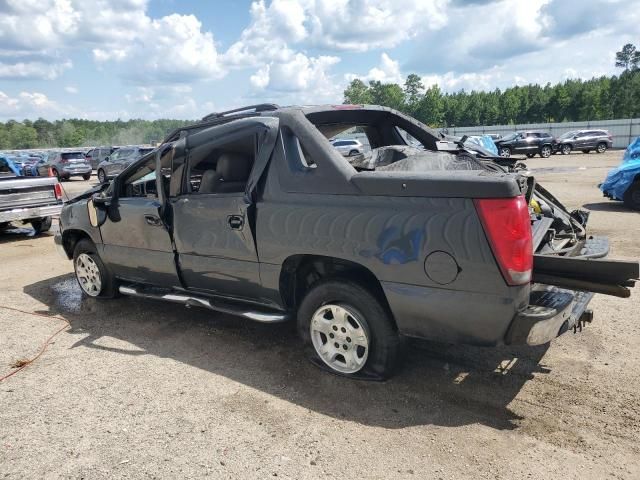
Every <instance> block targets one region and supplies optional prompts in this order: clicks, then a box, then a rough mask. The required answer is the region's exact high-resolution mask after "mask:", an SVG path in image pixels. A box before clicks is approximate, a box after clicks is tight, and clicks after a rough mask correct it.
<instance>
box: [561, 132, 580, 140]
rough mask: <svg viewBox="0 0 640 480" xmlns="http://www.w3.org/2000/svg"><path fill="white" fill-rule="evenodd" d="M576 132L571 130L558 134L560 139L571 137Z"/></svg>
mask: <svg viewBox="0 0 640 480" xmlns="http://www.w3.org/2000/svg"><path fill="white" fill-rule="evenodd" d="M576 133H578V132H576V131H571V132H567V133H563V134H562V135H560V139H561V140H563V139H565V138H571V137H573V136H574V135H575V134H576Z"/></svg>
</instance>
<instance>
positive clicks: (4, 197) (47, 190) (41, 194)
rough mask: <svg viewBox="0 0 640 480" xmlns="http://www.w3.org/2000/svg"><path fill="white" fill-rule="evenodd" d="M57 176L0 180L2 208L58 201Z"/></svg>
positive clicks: (33, 205)
mask: <svg viewBox="0 0 640 480" xmlns="http://www.w3.org/2000/svg"><path fill="white" fill-rule="evenodd" d="M56 183H57V179H56V178H55V177H39V178H38V177H36V178H34V177H30V178H25V177H18V178H7V179H2V180H0V210H7V209H15V208H22V207H37V206H41V205H50V204H52V203H58V200H57V198H56V192H55V185H56Z"/></svg>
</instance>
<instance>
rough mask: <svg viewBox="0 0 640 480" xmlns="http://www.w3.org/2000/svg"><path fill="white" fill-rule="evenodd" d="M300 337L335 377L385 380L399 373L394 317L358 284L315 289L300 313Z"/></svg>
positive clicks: (332, 283)
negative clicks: (396, 368) (395, 369)
mask: <svg viewBox="0 0 640 480" xmlns="http://www.w3.org/2000/svg"><path fill="white" fill-rule="evenodd" d="M298 333H299V335H300V337H301V338H302V340H303V341H304V343H305V347H306V349H307V351H308V354H309V356H310V359H311V361H312V362H313V363H315V364H316V365H318V366H320V367H323V368H326V369H328V370H329V371H330V372H332V373H335V374H338V375H343V376H346V377H352V378H361V379H372V380H373V379H375V380H382V379H385V378H388V377H389V376H390V375H391V374H392V373H393V370H394V368H395V364H396V358H397V355H398V345H399V336H398V332H397V331H396V329H395V327H394V325H393V322H392V319H391V316H390V314H389V313H388V311H387V309H386V308H385V307H384V306H383V305H381V304H380V302H379V301H378V300H377V299H376V297H374V296H373V295H372V294H371V293H370V292H369V291H368V290H367V289H365V288H363V287H361V286H360V285H358V284H356V283H354V282H351V281H348V280H327V281H321V282H320V283H318V284H317V285H316V286H315V287H312V289H311V290H309V292H308V293H307V294H306V296H305V297H304V299H303V300H302V303H301V304H300V307H299V309H298Z"/></svg>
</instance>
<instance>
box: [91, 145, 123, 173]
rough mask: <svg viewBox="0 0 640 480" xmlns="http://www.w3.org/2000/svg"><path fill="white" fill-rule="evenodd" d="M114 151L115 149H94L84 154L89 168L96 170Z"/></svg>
mask: <svg viewBox="0 0 640 480" xmlns="http://www.w3.org/2000/svg"><path fill="white" fill-rule="evenodd" d="M115 150H117V147H95V148H92V149H91V150H89V151H88V152H87V153H86V154H85V159H86V160H87V162H89V165H91V168H93V169H94V170H96V169H97V168H98V165H99V164H100V162H102V161H103V160H104V159H105V158H107V157H108V156H109V155H111V154H112V153H113V152H114V151H115Z"/></svg>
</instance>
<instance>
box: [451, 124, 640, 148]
mask: <svg viewBox="0 0 640 480" xmlns="http://www.w3.org/2000/svg"><path fill="white" fill-rule="evenodd" d="M589 129H594V130H595V129H598V130H608V131H609V132H610V133H611V135H612V136H613V148H627V146H628V145H629V144H630V143H631V142H632V141H633V140H634V139H635V138H636V137H640V118H625V119H619V120H594V121H588V122H564V123H526V124H518V125H491V126H478V127H449V129H448V131H449V134H450V135H459V136H461V135H479V134H483V133H497V134H501V135H504V134H505V133H509V132H514V131H523V130H544V131H546V132H549V133H550V134H551V135H553V136H554V137H559V136H560V135H562V134H563V133H565V132H569V131H571V130H589Z"/></svg>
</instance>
